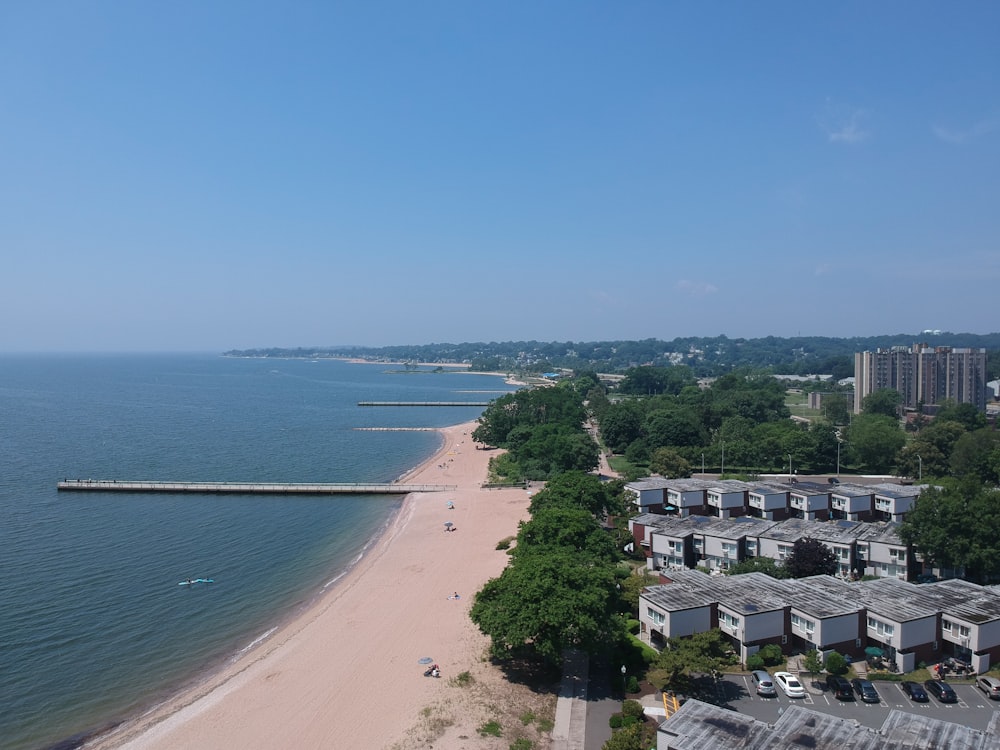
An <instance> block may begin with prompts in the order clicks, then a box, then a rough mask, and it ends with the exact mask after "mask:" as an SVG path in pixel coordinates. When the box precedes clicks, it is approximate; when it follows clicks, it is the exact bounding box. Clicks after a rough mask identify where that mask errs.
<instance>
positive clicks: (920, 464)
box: [914, 453, 924, 482]
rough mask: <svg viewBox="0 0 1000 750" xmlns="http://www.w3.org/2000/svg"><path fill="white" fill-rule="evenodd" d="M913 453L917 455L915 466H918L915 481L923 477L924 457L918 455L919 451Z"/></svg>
mask: <svg viewBox="0 0 1000 750" xmlns="http://www.w3.org/2000/svg"><path fill="white" fill-rule="evenodd" d="M914 455H916V457H917V466H918V467H919V468H918V470H917V471H918V474H917V481H918V482H919V481H921V480H922V479H923V478H924V459H922V458H921V457H920V454H919V453H916V454H914Z"/></svg>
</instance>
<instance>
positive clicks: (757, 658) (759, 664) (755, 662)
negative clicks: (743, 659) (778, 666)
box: [747, 654, 764, 672]
mask: <svg viewBox="0 0 1000 750" xmlns="http://www.w3.org/2000/svg"><path fill="white" fill-rule="evenodd" d="M763 668H764V657H762V656H761V655H760V654H750V656H748V657H747V669H749V670H750V671H751V672H753V671H755V670H758V669H763Z"/></svg>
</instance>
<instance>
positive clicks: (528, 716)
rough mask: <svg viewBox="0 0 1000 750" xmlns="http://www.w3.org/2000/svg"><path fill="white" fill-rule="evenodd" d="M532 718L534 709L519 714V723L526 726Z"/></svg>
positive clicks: (533, 718) (533, 717)
mask: <svg viewBox="0 0 1000 750" xmlns="http://www.w3.org/2000/svg"><path fill="white" fill-rule="evenodd" d="M534 720H535V713H534V711H525V712H524V713H523V714H521V723H522V724H524V725H525V726H528V724H530V723H531V722H533V721H534Z"/></svg>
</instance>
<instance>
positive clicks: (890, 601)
mask: <svg viewBox="0 0 1000 750" xmlns="http://www.w3.org/2000/svg"><path fill="white" fill-rule="evenodd" d="M660 579H661V582H662V583H661V584H660V585H657V586H650V587H647V588H646V589H644V590H643V591H642V593H641V594H640V600H639V604H640V606H639V621H640V638H642V640H644V641H646V642H648V643H649V644H650V645H652V646H653V647H656V648H662V647H663V644H665V643H666V641H667V639H669V638H673V637H678V636H681V635H691V634H693V633H696V632H702V631H703V630H707V629H710V628H713V627H718V628H719V629H720V630H721V631H722V633H723V634H724V635H725V636H726V637H727V638H728V639H729V640H730V641H731V643H732V647H733V649H734V650H735V651H736V652H737V653H738V654H739V655H740V659H741V661H743V662H744V663H745V662H746V659H747V657H748V656H750V655H751V654H754V653H756V652H757V651H758V650H759V649H760V648H761V647H762V646H764V645H766V644H768V643H778V644H780V645H781V647H782V649H783V650H784V651H786V652H791V651H803V652H804V651H809V650H812V649H814V648H815V649H817V650H819V651H820V652H822V653H823V654H828V653H830V652H832V651H837V652H839V653H841V654H843V655H845V656H848V657H850V658H853V659H863V658H865V654H866V653H870V652H871V650H872V649H875V650H876V651H877V652H880V653H882V654H883V656H884V658H885V659H886V660H887V661H888V663H890V664H892V665H893V666H894V668H895V669H896V670H897V671H899V672H910V671H913V670H914V669H916V668H917V667H918V666H919V664H920V663H921V662H924V663H927V664H933V663H935V662H938V661H941V660H942V659H943V658H945V657H947V656H952V657H955V658H958V659H960V660H962V661H963V662H966V663H969V664H970V665H971V667H972V670H973V671H975V672H977V673H980V672H985V671H987V670H988V669H989V668H990V667H991V666H993V665H995V664H997V663H998V662H1000V590H998V589H1000V587H994V586H978V585H976V584H973V583H969V582H967V581H957V580H950V581H939V582H937V583H929V584H914V583H906V582H905V581H900V580H898V579H895V578H883V579H877V580H870V581H855V582H847V581H844V580H840V579H838V578H835V577H832V576H812V577H810V578H802V579H797V580H778V579H774V578H770V577H769V576H767V575H765V574H763V573H748V574H744V575H738V576H713V575H709V574H706V573H703V572H701V571H697V570H674V571H664V572H662V573H661V574H660Z"/></svg>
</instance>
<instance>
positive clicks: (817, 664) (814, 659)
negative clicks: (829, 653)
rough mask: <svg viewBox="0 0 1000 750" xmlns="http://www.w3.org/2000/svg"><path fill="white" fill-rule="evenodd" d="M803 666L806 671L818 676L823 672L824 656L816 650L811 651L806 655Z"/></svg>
mask: <svg viewBox="0 0 1000 750" xmlns="http://www.w3.org/2000/svg"><path fill="white" fill-rule="evenodd" d="M802 666H804V667H805V668H806V671H807V672H809V673H810V674H818V673H819V672H822V671H823V655H822V654H821V653H820V652H819V651H817V650H816V649H813V650H812V651H809V652H808V653H807V654H806V656H805V659H803V660H802Z"/></svg>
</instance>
